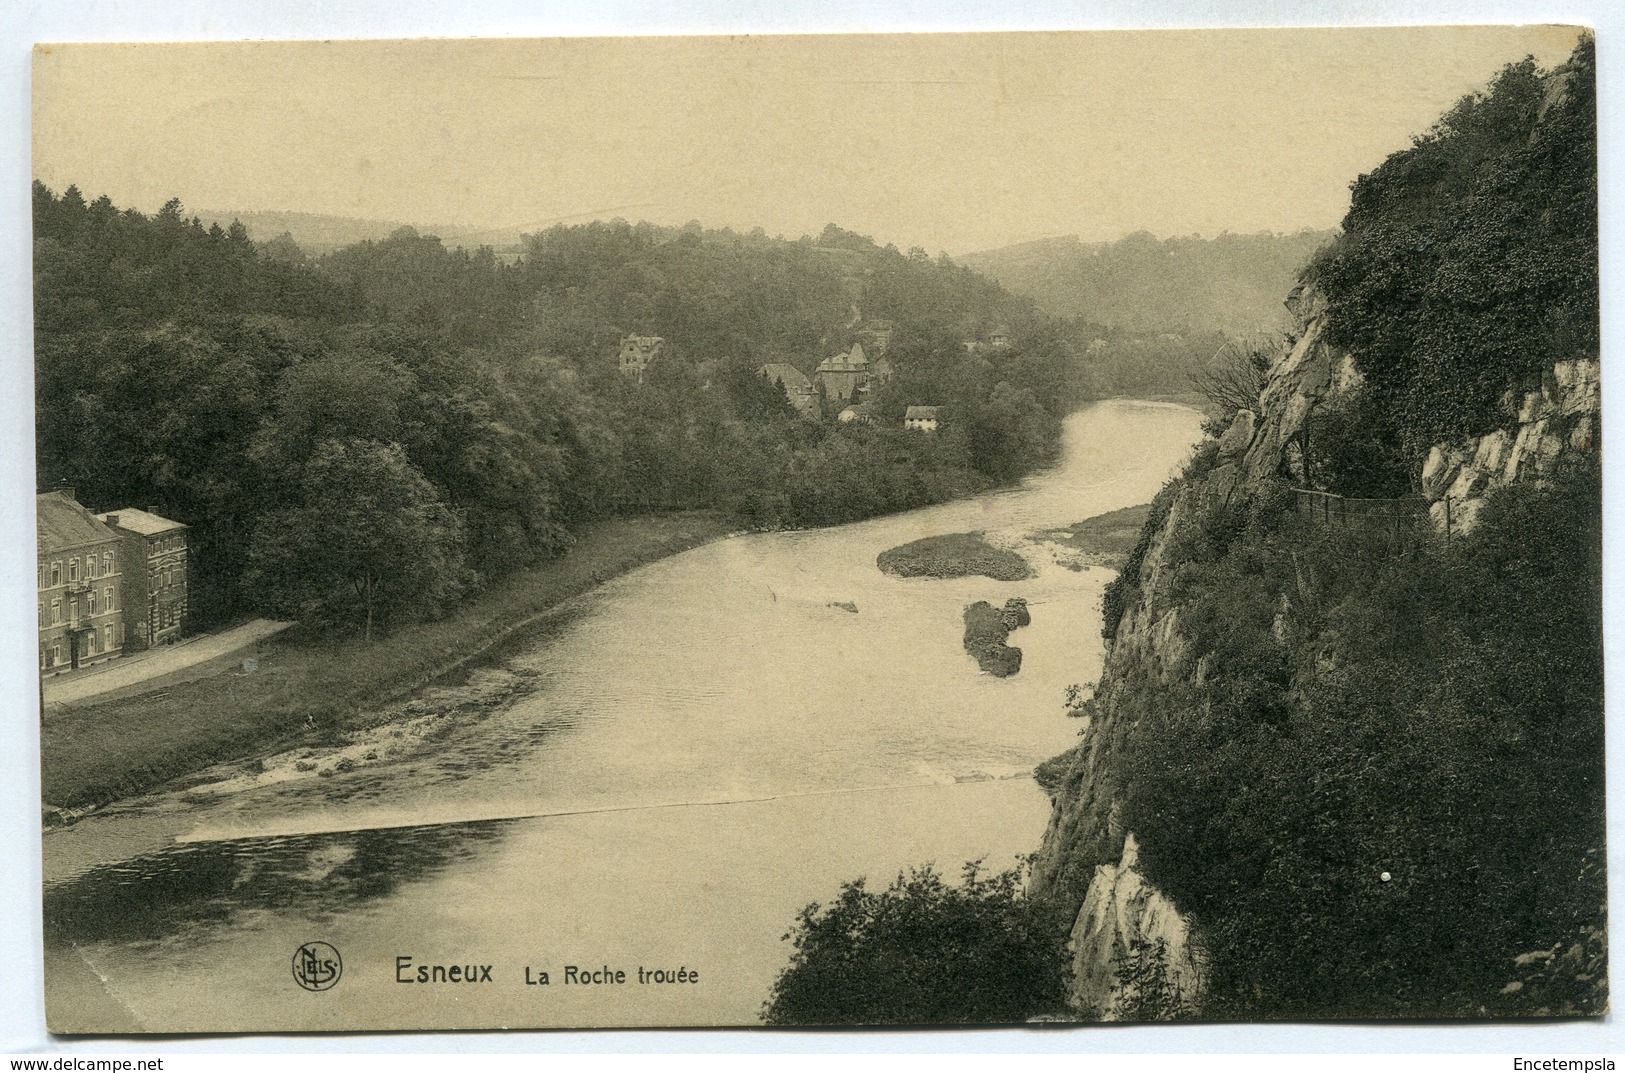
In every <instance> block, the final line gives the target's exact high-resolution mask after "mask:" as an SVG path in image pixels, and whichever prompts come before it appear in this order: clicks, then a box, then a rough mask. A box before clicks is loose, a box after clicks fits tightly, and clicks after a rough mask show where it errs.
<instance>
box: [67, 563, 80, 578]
mask: <svg viewBox="0 0 1625 1073" xmlns="http://www.w3.org/2000/svg"><path fill="white" fill-rule="evenodd" d="M68 580H69V581H78V580H79V560H78V559H69V560H68Z"/></svg>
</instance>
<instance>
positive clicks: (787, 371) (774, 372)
mask: <svg viewBox="0 0 1625 1073" xmlns="http://www.w3.org/2000/svg"><path fill="white" fill-rule="evenodd" d="M757 372H759V373H760V374H761V375H762V376H765V377H767V378H768V379H769V380H772V381H774V382H776V383H780V384H783V385H784V386H785V387H787V388H789V389H790V390H791V391H811V390H812V381H811V380H809V379H807V374H806V373H804V372H802V371H801V370H800V369H798V368H796V367H795V366H794V365H791V364H789V363H788V362H783V361H770V362H768V363H767V364H766V365H764V366H762V367H761V368H760V369H758V370H757Z"/></svg>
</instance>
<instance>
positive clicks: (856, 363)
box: [817, 343, 870, 403]
mask: <svg viewBox="0 0 1625 1073" xmlns="http://www.w3.org/2000/svg"><path fill="white" fill-rule="evenodd" d="M869 374H870V368H869V357H868V355H866V354H865V353H864V352H863V344H862V343H853V344H852V349H851V350H844V351H842V352H841V353H839V354H832V355H830V356H829V357H827V358H825V359H824V360H823V361H821V362H819V363H818V372H817V376H818V382H819V384H821V385H822V386H823V388H824V394H825V395H826V396H827V397H828V398H829V399H830V401H832V402H843V403H844V402H848V401H850V400H851V398H852V396H853V395H856V394H857V393H858V392H860V391H863V390H865V389H867V388H868V386H869Z"/></svg>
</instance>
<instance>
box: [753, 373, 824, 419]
mask: <svg viewBox="0 0 1625 1073" xmlns="http://www.w3.org/2000/svg"><path fill="white" fill-rule="evenodd" d="M756 371H757V373H758V374H759V375H761V376H764V377H766V378H767V379H768V381H769V382H771V383H773V384H776V385H778V386H779V387H780V388H783V389H784V394H785V396H786V397H787V398H789V400H790V405H792V406H794V407H795V408H796V411H797V412H798V413H800V414H801V416H803V417H817V416H818V393H817V392H816V391H814V390H813V382H812V380H811V379H809V378H808V376H807V374H806V373H804V372H802V371H801V370H800V369H798V368H796V367H795V366H794V365H790V364H788V363H786V362H782V361H775V362H769V363H768V364H766V365H764V366H762V367H761V368H760V369H758V370H756Z"/></svg>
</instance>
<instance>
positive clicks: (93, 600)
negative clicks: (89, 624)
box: [90, 589, 96, 615]
mask: <svg viewBox="0 0 1625 1073" xmlns="http://www.w3.org/2000/svg"><path fill="white" fill-rule="evenodd" d="M90 613H91V614H92V615H94V614H95V613H96V590H95V589H91V590H90Z"/></svg>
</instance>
